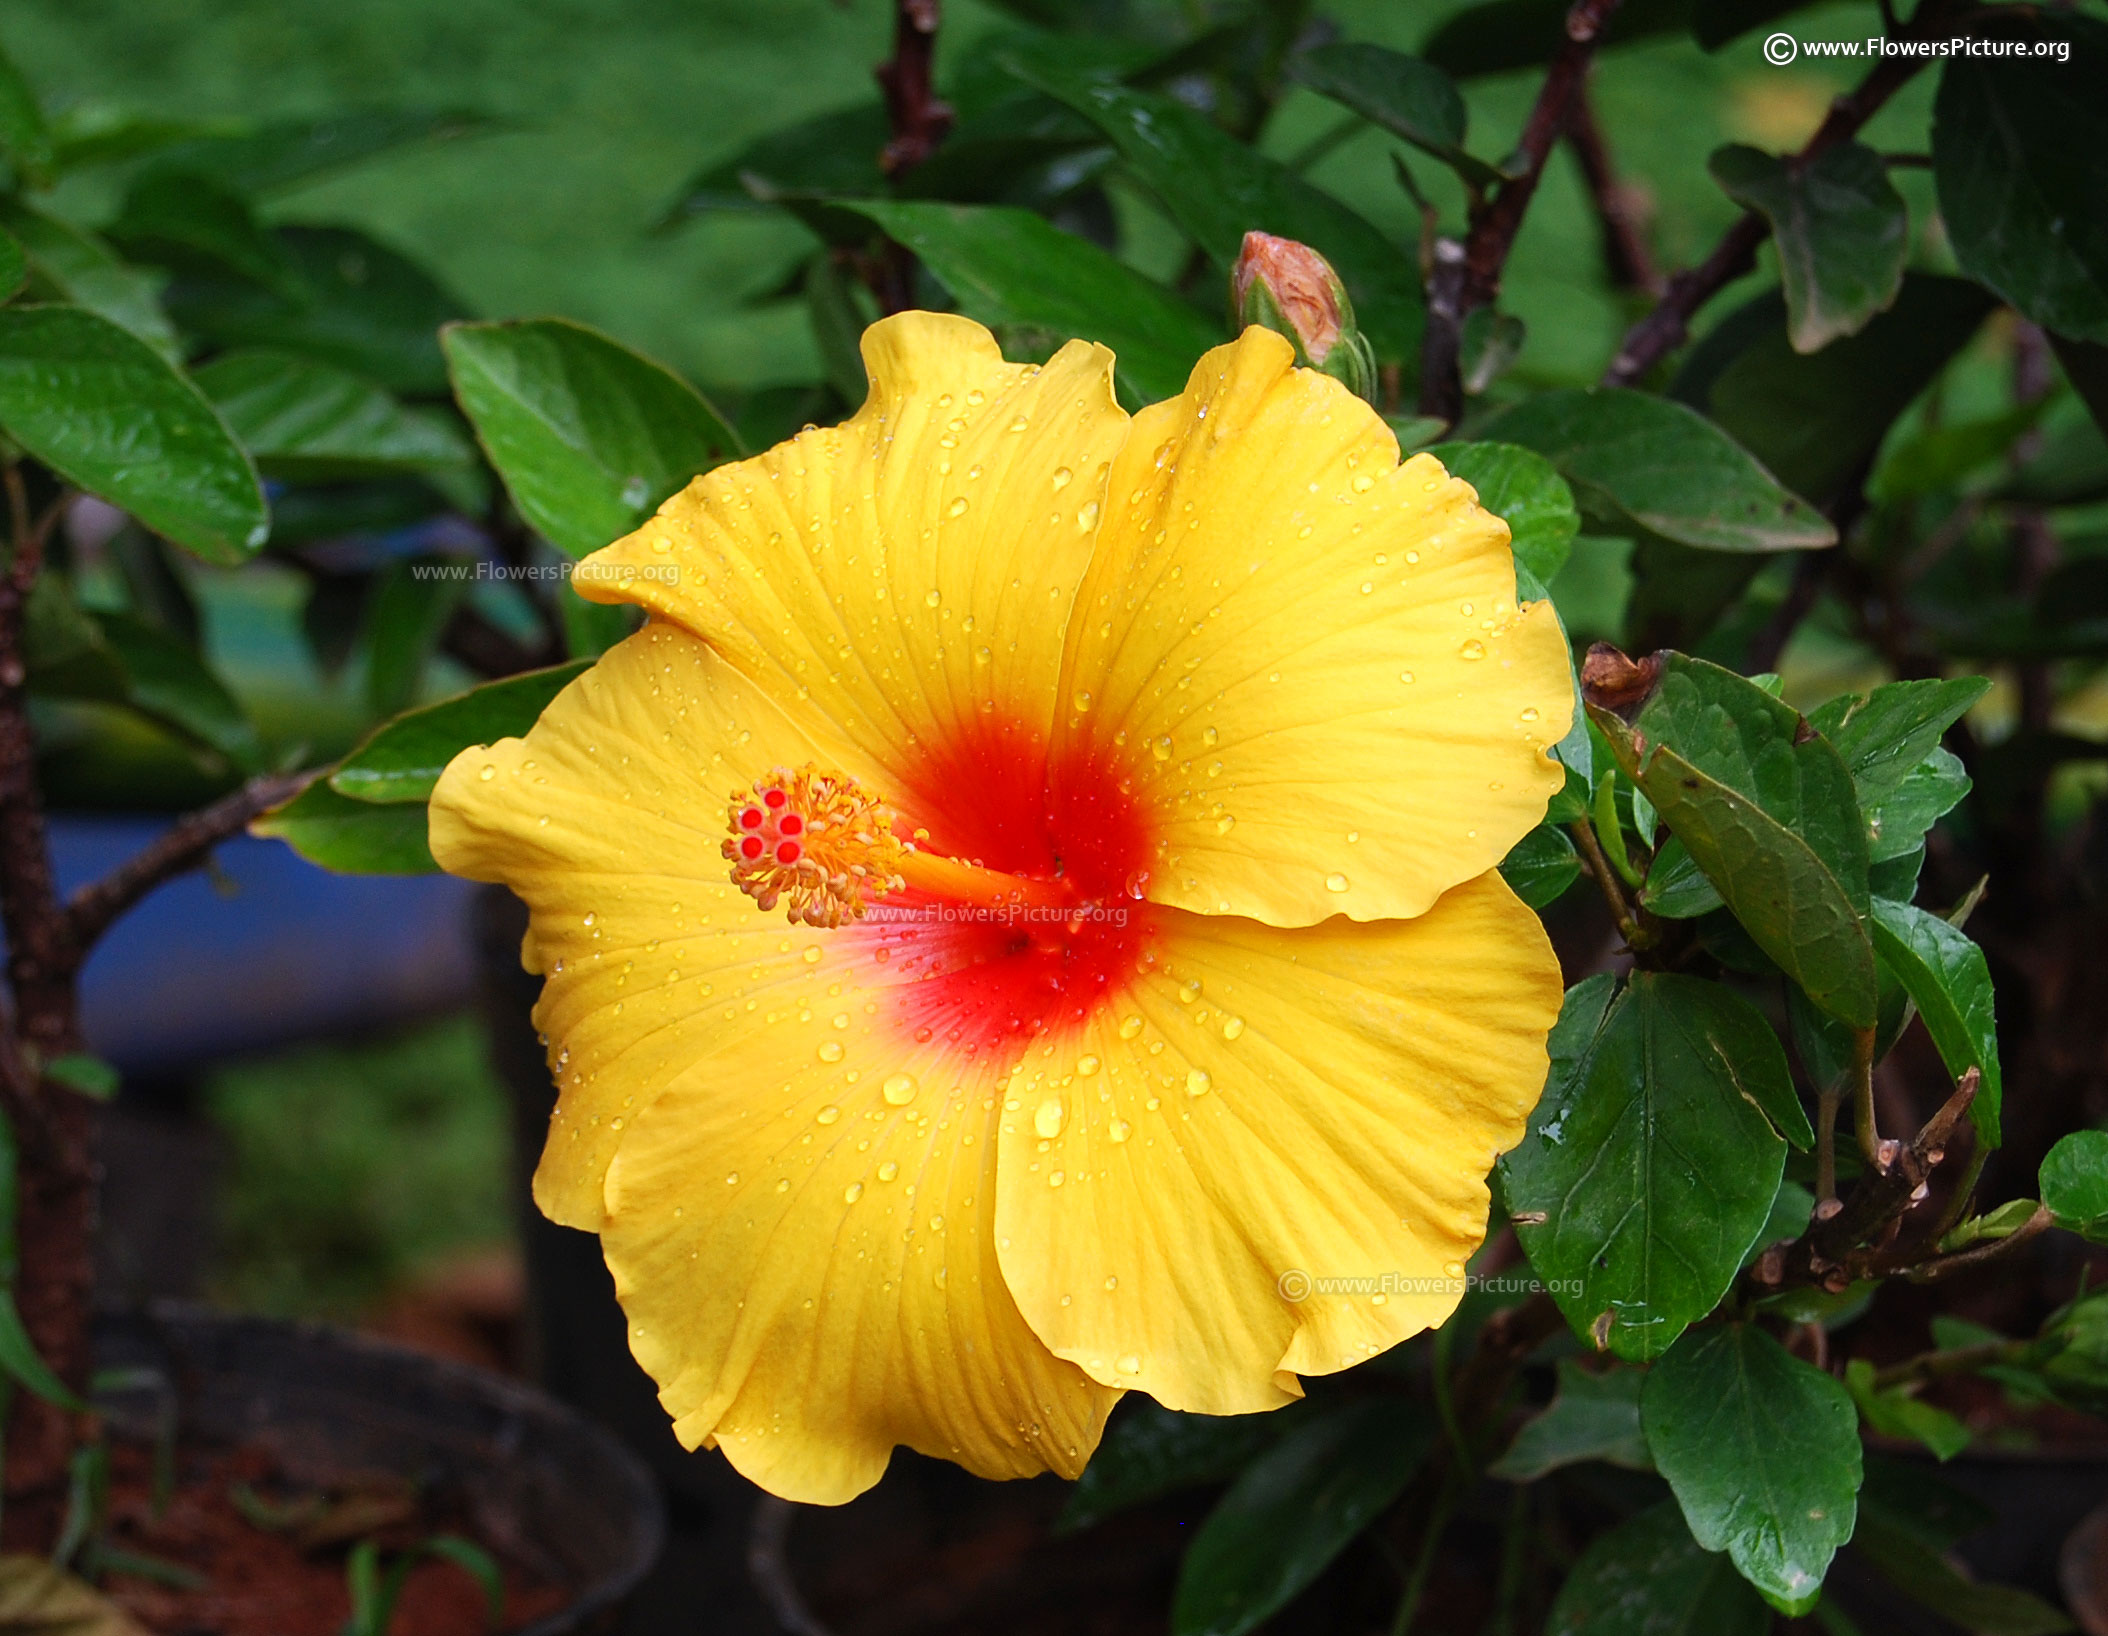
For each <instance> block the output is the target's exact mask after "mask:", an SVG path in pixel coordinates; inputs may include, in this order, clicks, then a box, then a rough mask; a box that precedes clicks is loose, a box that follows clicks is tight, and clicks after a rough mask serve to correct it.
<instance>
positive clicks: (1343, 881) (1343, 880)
mask: <svg viewBox="0 0 2108 1636" xmlns="http://www.w3.org/2000/svg"><path fill="white" fill-rule="evenodd" d="M1352 884H1353V883H1352V882H1351V881H1349V880H1348V879H1347V877H1346V876H1345V875H1339V874H1333V875H1327V876H1326V877H1325V890H1326V891H1328V892H1344V891H1345V890H1346V889H1347V888H1348V887H1349V886H1350V885H1352Z"/></svg>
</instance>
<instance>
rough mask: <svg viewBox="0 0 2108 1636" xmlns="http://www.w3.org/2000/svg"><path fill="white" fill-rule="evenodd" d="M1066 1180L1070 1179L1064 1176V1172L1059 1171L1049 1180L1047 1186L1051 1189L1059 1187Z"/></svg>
mask: <svg viewBox="0 0 2108 1636" xmlns="http://www.w3.org/2000/svg"><path fill="white" fill-rule="evenodd" d="M1066 1180H1068V1178H1067V1177H1066V1176H1065V1175H1063V1174H1062V1172H1060V1171H1059V1170H1057V1171H1055V1172H1054V1173H1053V1174H1052V1175H1050V1176H1049V1177H1048V1178H1047V1185H1048V1186H1049V1187H1059V1186H1060V1185H1061V1184H1062V1183H1063V1182H1064V1181H1066Z"/></svg>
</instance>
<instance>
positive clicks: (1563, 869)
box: [1500, 824, 1581, 909]
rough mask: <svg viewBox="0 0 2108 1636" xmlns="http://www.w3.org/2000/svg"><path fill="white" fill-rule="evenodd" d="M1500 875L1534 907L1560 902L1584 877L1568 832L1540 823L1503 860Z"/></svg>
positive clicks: (1524, 900)
mask: <svg viewBox="0 0 2108 1636" xmlns="http://www.w3.org/2000/svg"><path fill="white" fill-rule="evenodd" d="M1500 873H1501V879H1502V880H1504V881H1506V882H1507V883H1508V885H1509V886H1510V887H1512V888H1513V889H1514V892H1515V895H1516V896H1517V897H1519V898H1521V899H1522V900H1523V902H1525V903H1527V904H1528V905H1529V906H1530V907H1531V908H1533V909H1542V908H1544V907H1545V906H1546V905H1548V904H1551V903H1555V902H1557V901H1558V900H1559V899H1560V898H1561V897H1563V896H1564V895H1565V893H1566V889H1567V888H1568V887H1569V886H1571V885H1573V884H1574V882H1575V881H1577V880H1579V879H1580V878H1581V857H1580V854H1579V853H1577V852H1575V851H1574V843H1573V842H1572V841H1570V840H1568V839H1567V838H1566V832H1565V831H1564V830H1562V829H1559V828H1557V827H1555V826H1554V825H1551V824H1539V825H1538V826H1537V827H1536V828H1535V829H1533V830H1531V831H1530V833H1529V834H1527V835H1525V836H1524V837H1523V838H1522V839H1521V840H1519V841H1517V842H1516V843H1515V845H1514V847H1513V848H1512V849H1511V850H1510V851H1509V853H1508V855H1507V856H1506V857H1505V858H1503V859H1502V860H1501V866H1500Z"/></svg>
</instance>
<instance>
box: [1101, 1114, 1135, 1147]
mask: <svg viewBox="0 0 2108 1636" xmlns="http://www.w3.org/2000/svg"><path fill="white" fill-rule="evenodd" d="M1133 1129H1134V1127H1133V1126H1132V1125H1130V1124H1128V1122H1127V1121H1126V1120H1124V1119H1114V1120H1111V1121H1109V1122H1108V1123H1107V1125H1106V1127H1105V1134H1106V1135H1107V1136H1108V1137H1110V1138H1111V1139H1112V1140H1113V1141H1115V1142H1124V1141H1126V1140H1127V1136H1128V1133H1129V1132H1130V1131H1131V1130H1133Z"/></svg>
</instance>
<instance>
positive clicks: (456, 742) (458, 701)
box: [329, 660, 591, 803]
mask: <svg viewBox="0 0 2108 1636" xmlns="http://www.w3.org/2000/svg"><path fill="white" fill-rule="evenodd" d="M590 668H591V664H590V661H586V660H579V661H575V662H573V663H571V664H568V665H556V666H554V667H552V668H551V669H548V670H535V671H529V672H528V673H527V674H526V675H524V676H507V677H506V678H505V679H504V680H502V681H496V682H486V683H484V684H483V686H481V687H475V688H471V689H469V691H468V692H466V693H462V694H457V695H456V696H455V697H453V698H451V699H447V700H445V701H444V702H442V703H439V704H434V705H427V706H426V707H425V708H424V709H422V710H413V711H411V712H410V713H409V714H408V715H405V716H398V717H396V719H395V720H393V721H391V722H389V723H388V724H387V725H385V726H384V727H381V728H380V729H378V730H377V731H376V732H375V733H374V734H373V735H372V736H371V737H370V738H368V739H367V740H366V742H365V743H363V744H361V745H360V746H359V747H358V748H357V749H356V750H354V751H352V752H351V754H350V755H348V756H346V757H345V758H344V759H343V760H342V761H341V762H339V763H338V765H337V769H336V771H334V772H332V773H331V774H330V775H329V782H330V787H331V788H333V789H334V790H335V791H336V792H337V793H338V794H339V795H348V796H350V797H352V798H353V799H354V800H358V801H373V802H382V803H393V802H399V801H426V800H429V799H430V798H431V794H432V788H433V786H434V785H436V784H437V783H438V782H439V775H440V774H441V773H442V772H444V771H446V764H447V763H448V762H449V761H452V760H453V759H454V757H455V756H457V755H459V754H460V753H461V752H462V751H463V750H465V749H467V748H468V747H469V746H470V745H472V744H495V743H497V742H498V740H499V739H501V738H519V737H522V736H524V735H525V734H526V732H527V729H528V728H530V727H532V726H533V725H534V724H535V722H536V721H537V720H539V719H540V717H541V713H542V711H543V710H544V709H545V708H547V706H548V704H549V701H550V700H551V699H553V698H555V697H556V696H557V694H559V693H561V692H562V691H563V690H564V689H565V688H566V687H568V686H569V685H570V684H571V683H572V682H574V681H576V680H577V679H578V678H579V677H580V676H583V675H584V674H585V673H586V671H587V670H588V669H590Z"/></svg>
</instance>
